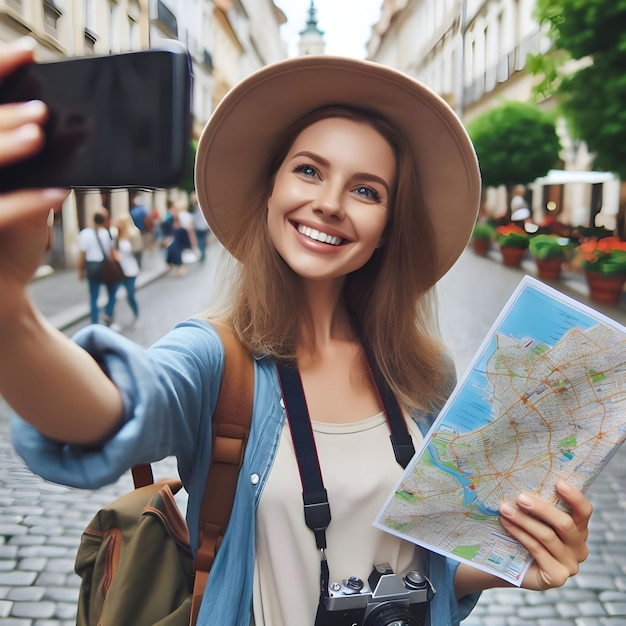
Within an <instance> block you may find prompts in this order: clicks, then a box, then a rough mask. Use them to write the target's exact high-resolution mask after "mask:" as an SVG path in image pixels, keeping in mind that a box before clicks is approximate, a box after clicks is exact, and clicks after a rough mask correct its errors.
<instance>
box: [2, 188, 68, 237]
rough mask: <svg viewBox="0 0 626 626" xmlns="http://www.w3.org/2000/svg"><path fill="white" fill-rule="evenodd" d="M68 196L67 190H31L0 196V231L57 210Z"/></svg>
mask: <svg viewBox="0 0 626 626" xmlns="http://www.w3.org/2000/svg"><path fill="white" fill-rule="evenodd" d="M68 195H69V190H67V189H31V190H27V191H16V192H13V193H6V194H0V229H1V228H5V227H7V226H10V225H12V224H14V223H16V222H18V221H19V220H23V219H25V218H27V217H29V216H32V215H35V214H37V213H43V214H45V215H47V214H48V212H49V211H50V209H54V210H57V209H58V208H59V207H60V206H61V205H62V204H63V202H64V201H65V199H66V198H67V196H68Z"/></svg>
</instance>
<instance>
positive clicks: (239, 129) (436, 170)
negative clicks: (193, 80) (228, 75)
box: [195, 56, 480, 278]
mask: <svg viewBox="0 0 626 626" xmlns="http://www.w3.org/2000/svg"><path fill="white" fill-rule="evenodd" d="M328 105H344V106H352V107H358V108H361V109H366V110H370V111H373V112H375V113H377V114H379V115H381V116H383V117H385V118H386V119H387V120H388V121H390V122H391V123H392V124H394V125H395V126H396V128H397V129H398V130H399V131H400V132H401V134H402V135H403V136H404V137H405V138H406V140H407V142H408V145H409V147H410V150H411V153H412V155H413V159H414V163H415V170H416V172H417V173H418V177H419V185H420V191H421V198H420V200H421V202H422V203H423V205H424V208H425V210H426V211H427V213H428V215H429V217H430V219H431V222H432V226H433V232H434V236H435V239H436V242H435V243H436V250H437V268H438V271H437V278H440V277H441V276H443V274H445V273H446V272H447V271H448V270H449V269H450V267H452V265H453V264H454V263H455V261H456V260H457V259H458V257H459V256H460V255H461V253H462V252H463V250H464V248H465V246H466V245H467V243H468V241H469V238H470V236H471V232H472V228H473V226H474V222H475V221H476V215H477V211H478V206H479V201H480V173H479V169H478V162H477V159H476V154H475V151H474V148H473V146H472V143H471V141H470V139H469V137H468V135H467V133H466V131H465V129H464V127H463V125H462V123H461V122H460V120H459V118H458V117H457V115H456V114H455V113H454V111H453V110H452V109H451V108H450V107H449V105H448V104H447V103H446V102H445V101H444V100H443V99H442V98H440V97H439V96H438V95H437V94H435V93H434V92H433V91H431V90H430V89H429V88H427V87H425V86H424V85H422V84H421V83H419V82H418V81H416V80H414V79H412V78H411V77H409V76H408V75H406V74H404V73H402V72H399V71H397V70H395V69H393V68H390V67H387V66H384V65H380V64H377V63H372V62H369V61H361V60H357V59H351V58H343V57H330V56H308V57H298V58H295V59H288V60H286V61H281V62H279V63H275V64H273V65H269V66H266V67H264V68H262V69H260V70H258V71H256V72H255V73H253V74H251V75H250V76H248V77H247V78H246V79H244V80H243V81H242V82H241V83H239V84H238V85H237V86H235V87H234V88H233V89H232V90H231V91H229V92H228V94H226V96H225V97H224V98H223V99H222V101H221V102H220V104H219V105H218V106H217V108H216V109H215V111H214V113H213V115H212V116H211V118H210V120H209V121H208V123H207V125H206V126H205V128H204V131H203V132H202V135H201V137H200V140H199V142H198V149H197V153H196V171H195V178H196V192H197V195H198V202H199V205H200V207H201V208H202V211H203V212H204V215H205V217H206V219H207V222H208V224H209V226H210V227H211V230H212V231H213V233H214V234H215V236H216V237H217V238H218V240H219V241H220V242H221V243H222V244H223V245H224V247H226V248H227V249H228V250H229V251H231V252H232V253H233V254H235V256H238V255H237V252H236V242H235V241H234V236H236V235H235V234H236V233H237V232H239V229H238V228H237V225H239V224H241V220H246V219H247V217H248V212H249V211H252V210H254V209H255V205H256V203H257V202H258V199H259V193H260V192H262V191H263V190H265V189H266V186H267V181H266V176H267V174H266V172H267V160H268V159H269V158H270V156H271V155H272V154H273V153H274V151H275V150H276V147H277V145H278V144H279V143H280V141H281V139H282V138H283V136H284V132H285V130H286V129H287V128H288V127H289V126H291V125H292V124H293V123H294V122H296V121H297V120H299V119H300V118H301V117H302V116H304V115H306V114H307V113H308V112H310V111H313V110H315V109H318V108H320V107H323V106H328Z"/></svg>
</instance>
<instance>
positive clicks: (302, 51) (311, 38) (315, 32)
mask: <svg viewBox="0 0 626 626" xmlns="http://www.w3.org/2000/svg"><path fill="white" fill-rule="evenodd" d="M316 13H317V9H316V8H315V3H314V1H313V0H311V6H310V7H309V19H308V20H307V23H306V28H305V29H304V30H303V31H300V43H299V44H298V53H299V55H300V56H307V55H311V54H325V53H326V42H325V41H324V31H323V30H320V29H319V28H318V26H317V17H316V15H315V14H316Z"/></svg>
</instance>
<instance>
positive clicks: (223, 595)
mask: <svg viewBox="0 0 626 626" xmlns="http://www.w3.org/2000/svg"><path fill="white" fill-rule="evenodd" d="M75 340H76V342H77V343H78V344H79V345H81V346H82V347H83V348H85V349H86V350H87V351H88V352H89V353H90V354H92V355H93V356H94V358H95V359H96V360H97V361H98V362H99V363H100V364H101V366H102V368H103V369H104V370H105V371H106V372H107V374H108V375H109V376H110V377H111V379H112V380H113V381H114V382H115V384H116V385H117V386H118V387H119V389H120V391H121V393H122V397H123V401H124V409H125V410H124V418H125V419H124V423H123V425H122V427H121V428H120V430H119V431H118V432H117V433H116V434H115V435H114V436H113V437H112V438H111V439H110V440H109V441H108V442H107V443H106V444H104V445H103V447H102V448H99V449H97V450H94V449H91V448H84V447H80V446H71V445H67V444H62V443H59V442H57V441H54V440H51V439H48V438H46V437H44V436H43V435H41V434H40V433H39V432H38V431H37V430H35V429H34V428H33V427H32V426H30V425H29V424H27V423H26V422H24V421H23V420H21V419H20V418H19V417H18V416H15V415H13V416H12V419H11V428H12V436H13V442H14V445H15V448H16V450H17V452H18V453H19V454H20V455H21V456H22V457H23V459H24V460H25V461H26V463H27V464H28V465H29V467H30V468H31V469H32V471H33V472H35V473H36V474H39V475H41V476H42V477H44V478H46V479H47V480H50V481H53V482H57V483H61V484H65V485H69V486H73V487H80V488H97V487H101V486H103V485H106V484H109V483H112V482H114V481H116V480H117V479H118V478H119V477H120V476H121V475H122V474H123V473H124V472H126V471H127V470H128V469H129V467H130V466H131V465H132V464H135V463H149V462H154V461H158V460H160V459H163V458H165V457H167V456H175V457H176V458H177V460H178V469H179V473H180V477H181V480H182V482H183V484H184V485H185V488H186V490H187V491H188V492H189V501H188V507H187V523H188V525H189V533H190V537H191V541H192V549H194V550H195V548H196V543H197V535H198V517H199V508H200V504H201V499H202V494H203V492H204V485H205V481H206V474H207V471H208V467H209V459H210V453H211V416H212V414H213V410H214V408H215V404H216V402H217V397H218V393H219V386H220V381H221V376H222V371H223V363H224V348H223V346H222V343H221V340H220V338H219V335H218V334H217V332H216V331H215V329H214V328H213V327H212V326H211V325H210V324H209V323H207V322H205V321H202V320H198V319H192V320H188V321H187V322H184V323H182V324H179V325H178V326H176V327H175V328H174V329H172V331H170V333H168V334H167V335H166V336H165V337H164V338H163V339H161V340H160V341H159V342H157V343H156V344H155V345H154V346H152V347H151V348H149V349H148V350H145V349H143V348H141V347H139V346H137V345H136V344H134V343H132V342H130V341H129V340H127V339H125V338H124V337H122V336H120V335H118V334H116V333H113V332H111V331H110V330H109V329H107V328H105V327H102V326H89V327H87V328H85V329H83V330H82V331H80V332H79V333H78V334H77V335H76V337H75ZM254 375H255V386H254V408H253V416H252V428H251V433H250V438H249V442H248V445H247V448H246V454H245V459H244V464H243V468H242V471H241V474H240V477H239V483H238V487H237V495H236V497H235V502H234V506H233V512H232V515H231V521H230V523H229V526H228V531H227V533H226V535H225V537H224V540H223V542H222V545H221V547H220V550H219V552H218V555H217V557H216V559H215V563H214V565H213V568H212V570H211V576H210V579H209V583H208V585H207V588H206V591H205V601H204V602H203V604H202V607H201V609H200V615H199V619H198V624H199V626H202V625H206V626H210V625H214V624H221V625H224V626H231V625H232V626H249V624H250V616H251V606H252V586H253V579H254V536H255V511H256V506H257V504H258V502H259V499H260V497H261V493H262V492H263V487H264V485H265V482H266V480H267V477H268V475H269V472H270V470H271V467H272V463H273V461H274V457H275V454H276V450H277V448H278V442H279V438H280V433H281V430H282V427H283V423H284V419H285V412H284V409H283V408H282V407H281V402H280V401H281V394H280V387H279V383H278V378H277V375H276V371H275V368H274V362H273V360H272V359H270V358H257V359H255V364H254ZM85 419H89V416H85ZM390 453H391V451H390ZM457 565H458V564H457V563H456V562H455V561H452V560H448V559H446V558H444V557H442V556H440V555H438V554H434V553H431V554H430V557H429V571H428V576H429V578H430V579H431V582H432V583H433V585H434V587H435V589H436V590H437V593H436V595H435V598H434V600H433V602H432V605H431V615H432V618H431V620H432V626H455V625H456V624H458V623H459V622H460V620H462V619H464V618H465V617H466V616H467V615H468V614H469V612H470V611H471V610H472V608H473V607H474V605H475V603H476V601H477V600H478V594H473V595H471V596H467V597H466V598H463V599H462V600H461V602H459V603H457V601H456V600H455V597H454V585H453V579H454V572H455V571H456V567H457Z"/></svg>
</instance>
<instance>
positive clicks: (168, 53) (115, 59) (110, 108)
mask: <svg viewBox="0 0 626 626" xmlns="http://www.w3.org/2000/svg"><path fill="white" fill-rule="evenodd" d="M192 88H193V74H192V70H191V58H190V56H189V53H188V51H187V50H186V48H185V47H184V46H183V45H182V44H180V43H179V42H178V41H173V40H172V41H167V42H165V41H164V42H162V43H161V44H160V46H159V48H151V49H149V50H138V51H131V52H124V53H120V54H110V55H103V56H87V57H70V58H66V59H63V60H61V61H49V62H45V63H31V64H28V65H24V66H22V67H20V68H19V69H17V70H16V71H15V72H13V73H12V74H11V75H10V76H7V77H6V78H4V79H3V80H2V81H1V82H0V104H6V103H12V102H27V101H29V100H42V101H43V102H45V103H46V105H47V107H48V118H47V120H46V122H45V125H44V129H43V130H44V133H45V136H46V141H45V145H44V147H43V149H42V150H41V151H40V152H39V153H38V154H36V155H34V156H33V157H31V158H28V159H25V160H22V161H19V162H16V163H12V164H10V165H7V166H4V167H2V168H0V192H6V191H12V190H14V189H22V188H41V187H70V188H74V189H84V188H87V189H90V188H100V189H115V188H118V187H128V188H142V189H159V188H167V187H173V186H176V185H177V184H179V183H180V181H181V180H182V179H183V177H184V176H185V175H186V174H187V173H188V172H190V171H191V170H190V167H191V148H190V138H191V123H192V115H191V99H192Z"/></svg>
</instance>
